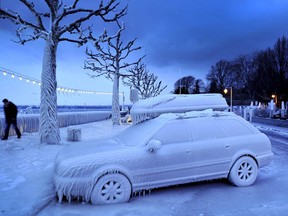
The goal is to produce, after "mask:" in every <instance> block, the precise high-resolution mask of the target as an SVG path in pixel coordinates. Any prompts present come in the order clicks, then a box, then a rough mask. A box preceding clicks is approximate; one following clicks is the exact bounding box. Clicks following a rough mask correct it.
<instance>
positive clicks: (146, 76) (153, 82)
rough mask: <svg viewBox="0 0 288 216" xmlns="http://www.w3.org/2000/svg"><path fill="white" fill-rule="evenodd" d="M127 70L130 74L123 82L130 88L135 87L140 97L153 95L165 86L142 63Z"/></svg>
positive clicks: (144, 97)
mask: <svg viewBox="0 0 288 216" xmlns="http://www.w3.org/2000/svg"><path fill="white" fill-rule="evenodd" d="M129 72H130V73H131V74H132V76H128V77H127V79H126V80H125V81H124V83H125V84H126V85H128V86H130V88H134V89H137V90H138V92H139V94H140V98H141V99H146V98H150V97H155V96H157V95H159V94H160V93H161V92H162V91H163V90H164V89H165V88H166V87H167V85H165V86H162V81H159V82H158V81H157V79H158V77H157V76H156V75H154V74H153V73H150V72H149V71H148V70H147V67H146V65H144V64H137V65H136V66H135V67H133V68H131V69H129Z"/></svg>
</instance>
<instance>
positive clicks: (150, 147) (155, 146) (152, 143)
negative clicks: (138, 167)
mask: <svg viewBox="0 0 288 216" xmlns="http://www.w3.org/2000/svg"><path fill="white" fill-rule="evenodd" d="M161 145H162V144H161V142H160V141H159V140H156V139H152V140H149V142H148V143H147V145H146V150H147V151H149V152H155V151H157V150H159V149H160V148H161Z"/></svg>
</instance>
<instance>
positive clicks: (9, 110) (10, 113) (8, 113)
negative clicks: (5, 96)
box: [4, 101, 18, 123]
mask: <svg viewBox="0 0 288 216" xmlns="http://www.w3.org/2000/svg"><path fill="white" fill-rule="evenodd" d="M4 113H5V119H6V123H11V121H12V120H13V119H14V120H15V119H16V118H17V113H18V109H17V106H16V105H15V104H14V103H12V102H11V101H9V102H8V106H4Z"/></svg>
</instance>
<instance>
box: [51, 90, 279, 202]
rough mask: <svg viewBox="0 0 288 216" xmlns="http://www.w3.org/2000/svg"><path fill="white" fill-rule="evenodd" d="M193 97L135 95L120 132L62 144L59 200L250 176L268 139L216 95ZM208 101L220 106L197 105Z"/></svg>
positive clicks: (111, 198) (122, 195)
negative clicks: (137, 97) (129, 121)
mask: <svg viewBox="0 0 288 216" xmlns="http://www.w3.org/2000/svg"><path fill="white" fill-rule="evenodd" d="M197 97H198V98H197ZM197 97H194V96H174V95H173V96H168V97H166V98H165V97H160V98H161V99H159V100H158V101H157V99H155V98H154V99H151V100H150V102H149V101H148V102H147V101H145V102H142V103H141V102H140V104H136V105H135V107H136V108H135V110H134V111H133V108H132V110H131V113H132V119H133V123H134V124H133V125H131V126H127V127H128V128H127V129H125V130H124V131H123V132H122V133H120V134H118V135H116V136H115V137H112V138H107V139H101V140H94V141H92V140H91V141H89V142H87V143H83V144H82V143H81V145H78V146H69V147H67V148H65V149H63V150H62V151H61V152H60V153H59V154H58V156H57V158H56V161H55V171H54V172H55V173H54V183H55V187H56V191H57V195H58V198H59V202H61V201H62V199H63V197H64V196H65V197H66V198H67V199H68V200H69V201H71V200H72V199H74V198H78V199H81V200H84V201H86V202H89V201H91V203H92V204H108V203H119V202H127V201H128V200H129V198H130V197H131V195H132V194H133V193H135V192H139V191H143V190H150V189H153V188H159V187H165V186H170V185H176V184H185V183H190V182H196V181H204V180H211V179H218V178H228V179H229V181H230V182H231V183H232V184H233V185H236V186H249V185H251V184H253V183H254V182H255V180H256V178H257V174H258V169H259V168H261V167H263V166H265V165H268V164H269V163H270V162H271V160H272V156H273V153H272V152H271V143H270V141H269V139H268V138H267V136H266V135H265V134H263V133H261V132H260V131H259V130H258V129H257V128H255V127H254V126H253V125H251V124H250V123H249V122H247V121H246V120H244V119H243V118H241V117H239V116H237V115H235V114H234V113H232V112H223V111H219V110H221V109H224V108H225V107H226V108H227V103H226V101H225V102H223V98H222V96H221V95H204V96H197ZM169 98H170V99H169ZM208 99H209V100H208ZM187 100H188V101H190V102H187ZM207 100H208V101H210V103H209V102H207ZM213 100H216V101H215V102H217V101H218V102H217V103H219V102H220V105H219V104H218V105H219V106H218V105H217V104H216V103H215V104H213ZM205 103H206V104H205ZM165 104H166V105H165ZM197 104H198V105H199V104H202V105H201V106H200V105H199V106H197ZM203 104H204V105H203ZM221 104H222V105H221ZM173 107H174V108H175V107H176V109H174V110H173ZM183 107H185V108H183ZM189 107H190V108H189ZM195 107H196V108H195ZM209 107H210V108H211V107H212V108H215V107H216V108H215V109H216V110H217V109H218V110H217V111H215V110H212V109H208V110H204V111H198V110H203V109H206V108H209ZM189 109H190V110H193V109H194V110H197V111H190V112H189V111H188V110H189ZM139 110H140V111H139ZM141 110H142V111H141ZM179 110H180V111H181V113H178V112H177V111H179ZM186 111H187V112H186ZM166 112H168V113H166ZM161 113H164V114H161ZM133 115H134V117H133ZM145 119H146V120H145ZM147 119H149V120H147ZM135 122H136V123H135Z"/></svg>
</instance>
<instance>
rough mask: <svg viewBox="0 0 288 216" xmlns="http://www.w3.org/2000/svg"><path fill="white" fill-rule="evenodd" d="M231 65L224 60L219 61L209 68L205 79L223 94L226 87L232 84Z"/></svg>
mask: <svg viewBox="0 0 288 216" xmlns="http://www.w3.org/2000/svg"><path fill="white" fill-rule="evenodd" d="M231 69H232V67H231V63H230V62H229V61H226V60H220V61H218V62H217V63H216V64H215V65H213V66H212V67H211V70H210V72H209V73H208V74H207V76H206V79H207V80H208V81H209V82H213V83H214V84H216V86H217V89H218V90H219V92H223V90H224V89H225V88H226V87H231V84H233V77H232V72H233V71H232V70H231Z"/></svg>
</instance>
